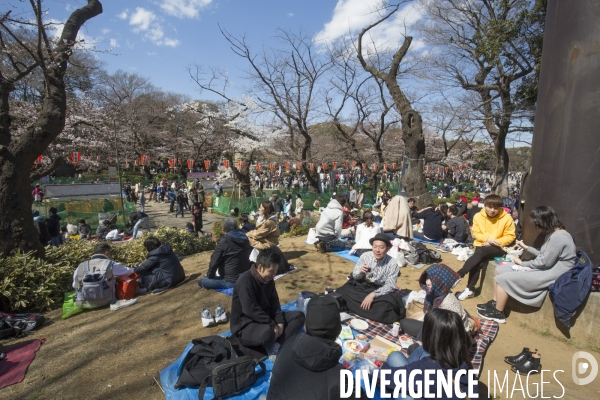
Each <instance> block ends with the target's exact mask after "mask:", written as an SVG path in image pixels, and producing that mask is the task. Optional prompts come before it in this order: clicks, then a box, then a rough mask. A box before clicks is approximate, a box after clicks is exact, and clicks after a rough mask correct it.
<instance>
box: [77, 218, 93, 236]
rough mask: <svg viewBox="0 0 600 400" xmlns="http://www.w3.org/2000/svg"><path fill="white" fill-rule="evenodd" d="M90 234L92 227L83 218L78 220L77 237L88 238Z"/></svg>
mask: <svg viewBox="0 0 600 400" xmlns="http://www.w3.org/2000/svg"><path fill="white" fill-rule="evenodd" d="M91 235H92V228H91V227H90V226H89V225H88V224H86V223H85V219H80V220H79V239H89V238H90V236H91Z"/></svg>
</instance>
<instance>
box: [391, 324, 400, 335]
mask: <svg viewBox="0 0 600 400" xmlns="http://www.w3.org/2000/svg"><path fill="white" fill-rule="evenodd" d="M399 333H400V323H399V322H394V325H392V336H394V337H396V336H398V334H399Z"/></svg>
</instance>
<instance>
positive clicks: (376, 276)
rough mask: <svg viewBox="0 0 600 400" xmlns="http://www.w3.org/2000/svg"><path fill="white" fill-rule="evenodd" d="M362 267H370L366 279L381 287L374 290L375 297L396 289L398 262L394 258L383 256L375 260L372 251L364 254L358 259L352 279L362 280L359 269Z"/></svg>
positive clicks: (362, 275)
mask: <svg viewBox="0 0 600 400" xmlns="http://www.w3.org/2000/svg"><path fill="white" fill-rule="evenodd" d="M363 265H367V266H370V267H371V272H367V274H366V279H367V280H370V281H371V282H373V283H375V284H377V285H383V286H381V287H380V288H379V289H377V290H375V292H374V293H375V297H379V296H383V295H385V294H388V293H391V292H393V291H394V289H395V288H396V281H397V280H398V262H397V261H396V259H395V258H393V257H391V256H389V255H388V254H386V255H385V257H383V258H382V259H381V260H377V259H376V258H375V256H374V255H373V252H372V251H369V252H367V253H364V254H363V255H362V256H360V258H359V259H358V262H357V263H356V266H355V267H354V271H352V276H353V277H354V279H364V278H365V274H361V272H360V269H361V268H362V266H363Z"/></svg>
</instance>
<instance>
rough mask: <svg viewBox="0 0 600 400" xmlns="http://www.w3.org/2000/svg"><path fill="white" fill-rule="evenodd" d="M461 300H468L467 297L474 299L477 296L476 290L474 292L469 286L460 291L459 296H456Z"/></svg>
mask: <svg viewBox="0 0 600 400" xmlns="http://www.w3.org/2000/svg"><path fill="white" fill-rule="evenodd" d="M456 297H457V298H458V299H459V300H462V301H464V300H467V299H472V298H473V297H475V292H473V291H472V290H470V289H469V288H465V290H463V291H462V292H460V293H459V294H458V296H456Z"/></svg>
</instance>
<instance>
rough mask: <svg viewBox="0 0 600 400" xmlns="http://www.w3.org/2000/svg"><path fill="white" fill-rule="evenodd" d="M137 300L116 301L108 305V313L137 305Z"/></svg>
mask: <svg viewBox="0 0 600 400" xmlns="http://www.w3.org/2000/svg"><path fill="white" fill-rule="evenodd" d="M137 301H138V299H130V300H117V301H116V303H114V304H111V305H110V311H119V310H121V309H123V308H126V307H129V306H132V305H134V304H135V303H137Z"/></svg>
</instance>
